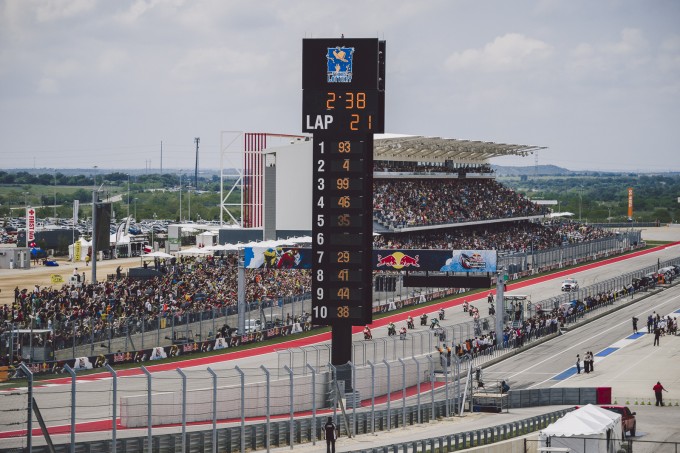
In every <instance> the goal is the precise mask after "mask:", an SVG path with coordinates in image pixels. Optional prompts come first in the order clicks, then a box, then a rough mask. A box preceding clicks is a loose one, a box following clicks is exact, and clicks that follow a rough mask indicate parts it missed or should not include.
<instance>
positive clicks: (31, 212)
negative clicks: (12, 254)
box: [26, 208, 35, 247]
mask: <svg viewBox="0 0 680 453" xmlns="http://www.w3.org/2000/svg"><path fill="white" fill-rule="evenodd" d="M33 241H35V209H33V208H26V246H27V247H30V244H31V243H32V242H33Z"/></svg>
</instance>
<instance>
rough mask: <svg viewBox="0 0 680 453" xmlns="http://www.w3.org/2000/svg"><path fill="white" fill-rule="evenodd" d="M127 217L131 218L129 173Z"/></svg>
mask: <svg viewBox="0 0 680 453" xmlns="http://www.w3.org/2000/svg"><path fill="white" fill-rule="evenodd" d="M127 216H128V218H130V173H128V201H127Z"/></svg>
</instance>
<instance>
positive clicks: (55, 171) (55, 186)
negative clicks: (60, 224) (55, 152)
mask: <svg viewBox="0 0 680 453" xmlns="http://www.w3.org/2000/svg"><path fill="white" fill-rule="evenodd" d="M54 218H57V169H56V168H55V169H54Z"/></svg>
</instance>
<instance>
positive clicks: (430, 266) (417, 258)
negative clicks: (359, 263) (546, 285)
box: [373, 250, 497, 273]
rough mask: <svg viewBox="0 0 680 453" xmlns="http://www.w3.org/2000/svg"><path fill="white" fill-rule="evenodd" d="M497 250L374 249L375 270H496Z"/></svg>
mask: <svg viewBox="0 0 680 453" xmlns="http://www.w3.org/2000/svg"><path fill="white" fill-rule="evenodd" d="M496 263H497V255H496V251H495V250H373V269H374V270H376V271H386V270H397V271H402V270H403V271H433V272H434V271H436V272H464V273H467V272H484V273H486V272H496Z"/></svg>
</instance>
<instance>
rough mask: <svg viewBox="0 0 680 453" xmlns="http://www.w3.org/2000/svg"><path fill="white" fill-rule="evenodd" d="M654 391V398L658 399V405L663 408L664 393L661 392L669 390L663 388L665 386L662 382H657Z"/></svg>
mask: <svg viewBox="0 0 680 453" xmlns="http://www.w3.org/2000/svg"><path fill="white" fill-rule="evenodd" d="M652 390H654V396H655V397H656V405H657V406H663V393H661V392H662V391H664V392H667V391H668V390H666V389H665V388H663V385H661V382H660V381H657V382H656V385H655V386H654V387H652Z"/></svg>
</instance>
